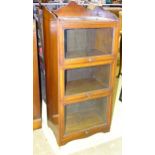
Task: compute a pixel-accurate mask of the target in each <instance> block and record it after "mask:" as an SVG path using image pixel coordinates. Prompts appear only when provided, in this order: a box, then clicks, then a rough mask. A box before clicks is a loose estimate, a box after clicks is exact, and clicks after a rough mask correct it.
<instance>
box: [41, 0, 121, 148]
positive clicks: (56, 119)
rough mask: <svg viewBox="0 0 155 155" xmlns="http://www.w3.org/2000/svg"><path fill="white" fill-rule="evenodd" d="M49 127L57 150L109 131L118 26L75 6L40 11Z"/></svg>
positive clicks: (110, 18)
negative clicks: (73, 141) (77, 140)
mask: <svg viewBox="0 0 155 155" xmlns="http://www.w3.org/2000/svg"><path fill="white" fill-rule="evenodd" d="M43 27H44V44H45V45H44V47H45V71H46V93H47V94H46V95H47V113H48V125H49V127H50V128H51V129H52V130H53V132H54V134H55V136H56V139H57V142H58V144H59V145H64V144H65V143H66V142H69V141H71V140H73V139H78V138H83V137H87V136H89V135H92V134H94V133H97V132H107V131H109V130H110V124H111V114H112V96H113V88H114V79H115V70H116V58H117V53H118V37H119V21H118V19H117V17H116V16H115V15H114V14H112V13H110V12H108V11H105V10H103V9H102V8H100V7H96V8H95V9H94V10H88V9H86V8H84V7H82V6H80V5H77V4H76V3H75V2H70V3H69V4H68V5H67V6H64V7H62V8H59V9H57V10H50V9H48V8H47V7H43Z"/></svg>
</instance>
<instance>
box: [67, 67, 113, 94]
mask: <svg viewBox="0 0 155 155" xmlns="http://www.w3.org/2000/svg"><path fill="white" fill-rule="evenodd" d="M109 76H110V64H106V65H100V66H95V67H84V68H76V69H69V70H66V71H65V95H66V96H69V95H74V94H79V93H83V92H88V91H94V90H99V89H106V88H108V87H109Z"/></svg>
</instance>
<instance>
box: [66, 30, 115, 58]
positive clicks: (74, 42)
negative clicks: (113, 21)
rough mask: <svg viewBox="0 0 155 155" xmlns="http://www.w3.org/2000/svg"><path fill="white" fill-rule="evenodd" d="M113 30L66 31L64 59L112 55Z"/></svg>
mask: <svg viewBox="0 0 155 155" xmlns="http://www.w3.org/2000/svg"><path fill="white" fill-rule="evenodd" d="M112 41H113V28H100V29H66V30H65V57H66V58H76V57H87V56H98V55H107V54H112Z"/></svg>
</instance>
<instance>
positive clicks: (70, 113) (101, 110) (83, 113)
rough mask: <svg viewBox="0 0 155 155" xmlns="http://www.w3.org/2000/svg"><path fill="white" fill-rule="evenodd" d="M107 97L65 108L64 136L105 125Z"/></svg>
mask: <svg viewBox="0 0 155 155" xmlns="http://www.w3.org/2000/svg"><path fill="white" fill-rule="evenodd" d="M106 111H107V97H103V98H100V99H94V100H89V101H85V102H80V103H75V104H70V105H66V106H65V134H69V133H72V132H76V131H80V130H84V129H88V128H91V127H95V126H98V125H105V124H106Z"/></svg>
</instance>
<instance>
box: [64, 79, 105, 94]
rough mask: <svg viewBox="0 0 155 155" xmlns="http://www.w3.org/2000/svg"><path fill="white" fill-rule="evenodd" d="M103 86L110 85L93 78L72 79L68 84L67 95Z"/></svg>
mask: <svg viewBox="0 0 155 155" xmlns="http://www.w3.org/2000/svg"><path fill="white" fill-rule="evenodd" d="M103 88H108V85H107V84H104V83H101V82H99V81H97V80H95V79H93V78H90V79H81V80H76V81H70V82H68V83H67V85H66V95H73V94H78V93H81V92H88V91H93V90H98V89H103Z"/></svg>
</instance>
